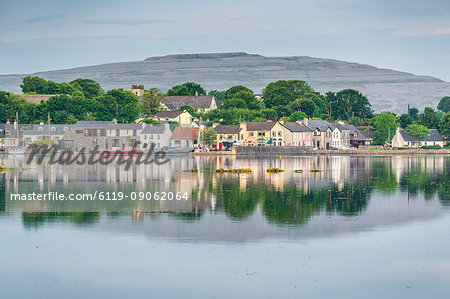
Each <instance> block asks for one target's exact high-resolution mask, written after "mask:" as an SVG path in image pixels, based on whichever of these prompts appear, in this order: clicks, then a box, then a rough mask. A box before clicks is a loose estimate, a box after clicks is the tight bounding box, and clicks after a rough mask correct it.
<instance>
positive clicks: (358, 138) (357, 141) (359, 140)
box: [345, 125, 371, 148]
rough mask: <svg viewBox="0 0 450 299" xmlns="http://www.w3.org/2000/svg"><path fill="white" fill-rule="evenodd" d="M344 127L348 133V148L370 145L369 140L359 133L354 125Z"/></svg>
mask: <svg viewBox="0 0 450 299" xmlns="http://www.w3.org/2000/svg"><path fill="white" fill-rule="evenodd" d="M345 127H346V128H348V129H349V131H350V132H349V134H350V146H352V147H356V148H358V147H359V146H361V145H370V144H371V140H370V139H369V138H367V137H366V136H365V135H364V134H363V133H362V132H361V131H359V130H358V129H357V128H356V127H355V126H354V125H345Z"/></svg>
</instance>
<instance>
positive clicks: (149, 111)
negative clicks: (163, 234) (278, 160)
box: [0, 77, 450, 152]
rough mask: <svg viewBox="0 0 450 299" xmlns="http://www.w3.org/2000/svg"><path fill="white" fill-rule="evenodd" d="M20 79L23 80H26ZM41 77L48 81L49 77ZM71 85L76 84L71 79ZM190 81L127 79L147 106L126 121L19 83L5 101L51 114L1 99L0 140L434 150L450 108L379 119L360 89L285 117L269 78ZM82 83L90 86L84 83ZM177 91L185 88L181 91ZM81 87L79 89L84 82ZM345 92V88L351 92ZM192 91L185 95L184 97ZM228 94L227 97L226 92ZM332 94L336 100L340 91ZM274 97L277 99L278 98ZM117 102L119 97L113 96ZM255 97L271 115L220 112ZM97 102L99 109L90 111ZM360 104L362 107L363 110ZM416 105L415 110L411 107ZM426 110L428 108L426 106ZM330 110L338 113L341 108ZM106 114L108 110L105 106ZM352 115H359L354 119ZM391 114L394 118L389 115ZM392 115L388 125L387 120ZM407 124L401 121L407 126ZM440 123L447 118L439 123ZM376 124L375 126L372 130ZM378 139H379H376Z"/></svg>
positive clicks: (308, 103) (298, 105)
mask: <svg viewBox="0 0 450 299" xmlns="http://www.w3.org/2000/svg"><path fill="white" fill-rule="evenodd" d="M34 78H37V77H34ZM25 79H26V78H25ZM25 79H24V85H26V83H27V82H26V80H25ZM32 79H33V78H32ZM39 79H40V78H39ZM41 80H43V79H41ZM78 80H81V79H78ZM44 81H45V80H44ZM91 81H92V80H91ZM46 82H47V83H48V84H49V83H50V82H51V81H46ZM94 82H95V81H94ZM278 82H291V84H292V82H303V81H278ZM278 82H275V83H278ZM52 83H53V82H52ZM71 83H72V82H71ZM54 84H56V83H54ZM63 84H64V83H63ZM66 84H67V83H66ZM189 84H191V86H189ZM192 84H193V85H192ZM271 84H272V83H271ZM295 84H297V83H295ZM302 84H304V85H303V86H302V88H304V87H305V86H307V85H306V84H305V83H304V82H303V83H302ZM35 85H36V84H35ZM73 85H74V86H75V84H73ZM192 86H194V87H196V86H200V85H198V84H194V83H186V84H184V85H180V86H175V87H174V88H173V90H175V91H173V90H172V92H171V91H170V90H169V92H167V93H166V94H163V93H162V92H160V91H159V90H156V89H150V90H149V91H146V90H144V86H143V85H132V88H131V92H130V91H123V90H121V89H120V90H119V91H121V92H122V93H126V95H127V96H133V97H135V98H137V99H139V100H138V101H139V103H140V105H143V106H144V108H140V109H139V113H136V115H135V117H131V119H130V118H127V119H125V118H124V117H123V114H122V117H120V116H121V111H123V110H126V108H127V107H119V104H116V106H115V107H113V108H112V109H111V110H112V111H113V112H112V113H110V114H109V117H110V118H111V117H114V118H112V119H109V120H105V119H104V118H103V119H102V117H101V116H100V115H101V114H99V113H97V114H94V116H93V114H92V113H90V112H87V113H86V114H85V117H84V119H82V118H81V117H79V118H78V119H76V118H74V117H72V116H73V115H72V114H70V115H69V116H67V111H63V110H54V111H50V107H51V106H54V105H55V104H54V103H53V102H55V101H56V103H57V104H60V106H59V107H61V106H62V107H65V106H67V105H69V104H67V105H66V104H65V103H63V102H62V101H68V102H70V105H71V106H72V108H71V109H74V108H73V106H75V104H74V103H73V101H74V98H75V97H77V93H76V91H69V92H65V93H66V94H63V95H57V94H54V93H49V94H42V92H41V93H39V92H37V91H38V90H37V88H35V89H31V92H29V91H30V90H26V89H24V87H23V86H22V89H23V90H24V91H27V93H25V94H23V95H19V96H15V95H12V94H10V93H6V92H2V93H3V97H4V98H5V97H7V96H9V97H10V98H9V100H10V101H12V99H13V97H14V99H15V100H17V101H21V103H23V104H24V105H35V106H31V107H32V108H33V109H36V110H37V109H38V108H36V107H40V106H42V105H47V106H46V107H47V111H48V113H47V115H46V114H45V111H44V113H42V115H44V116H41V118H40V122H39V123H36V119H34V120H33V122H34V123H31V124H26V123H24V122H23V121H26V120H27V119H25V120H23V119H24V117H23V116H22V117H20V115H23V114H24V113H25V114H26V113H30V112H29V110H28V111H27V110H24V109H25V108H22V111H21V110H20V108H16V111H11V109H10V108H8V107H7V101H6V100H3V99H2V102H3V105H4V106H5V107H6V108H5V109H9V111H7V112H9V113H10V115H9V117H8V116H7V117H5V119H4V120H6V121H5V122H4V123H3V124H1V125H0V145H1V148H2V150H3V151H4V152H14V151H17V152H19V151H20V150H21V149H26V148H28V147H29V145H31V144H49V143H50V144H52V145H57V147H58V148H59V149H62V150H71V151H80V150H81V149H83V148H84V149H85V150H87V151H92V150H93V149H94V148H96V147H97V148H98V150H99V151H130V150H139V151H144V152H145V151H148V150H149V149H150V148H152V147H154V148H155V149H156V150H165V151H168V152H192V151H197V152H210V151H220V152H225V151H232V150H233V148H237V147H290V148H302V149H306V150H310V151H313V150H330V151H332V150H348V151H351V150H357V149H364V148H365V149H370V148H373V147H374V146H375V144H379V146H380V147H381V148H385V147H390V148H398V149H403V148H418V147H421V148H425V149H426V148H430V149H438V148H444V147H446V146H447V144H446V141H448V138H446V137H448V136H447V134H448V127H447V126H448V120H449V119H450V118H449V113H448V111H445V112H447V113H446V114H445V113H443V112H442V111H440V110H436V112H435V113H436V114H438V112H439V113H441V114H444V115H440V117H439V118H438V119H437V120H434V119H432V120H430V121H434V124H433V126H429V127H432V128H429V129H428V128H427V127H426V126H424V125H423V123H424V121H428V119H427V117H429V116H427V115H424V113H428V112H429V111H428V112H427V111H424V113H422V114H420V115H419V114H418V109H415V108H412V109H410V108H409V107H408V114H405V115H406V116H404V115H402V116H401V117H397V116H396V115H395V114H393V113H381V114H378V115H381V116H383V117H384V119H383V118H381V117H380V119H379V120H377V119H376V118H377V116H373V112H372V111H371V107H370V103H369V102H368V101H367V99H366V98H365V97H364V96H362V95H361V94H360V93H358V94H357V96H359V97H360V98H361V97H362V102H363V103H354V104H351V105H354V107H356V106H357V105H359V106H361V107H360V108H359V109H360V110H359V111H358V110H356V109H353V111H351V110H349V111H346V107H339V106H336V105H337V104H336V103H334V102H333V99H332V100H330V99H327V98H325V97H324V96H322V95H319V94H318V93H314V92H313V91H311V94H306V95H304V96H303V99H301V100H300V101H299V100H294V101H292V102H289V101H288V102H286V103H285V104H286V105H287V106H288V107H289V108H290V109H291V112H292V113H291V114H290V115H289V116H282V117H279V116H280V112H279V111H281V110H282V109H281V108H282V107H279V106H283V105H285V104H282V105H279V106H276V105H272V106H270V105H269V104H270V100H272V101H276V100H277V99H276V96H274V95H269V94H268V89H269V88H270V84H269V86H268V87H267V88H266V89H265V90H264V91H263V92H265V93H266V94H263V95H254V94H253V92H251V93H250V92H248V89H247V88H245V87H243V86H236V87H233V88H235V90H234V91H233V90H232V89H233V88H230V89H229V90H227V91H225V92H218V91H216V92H215V93H214V92H212V93H210V94H208V95H206V92H203V89H201V87H200V89H198V88H197V90H196V89H195V88H194V89H193V90H194V91H195V93H194V91H189V90H188V89H189V88H190V87H192ZM177 88H178V92H177ZM85 89H87V88H86V87H85ZM180 89H182V90H183V91H181V92H180V91H179V90H180ZM285 89H286V88H285ZM80 90H82V91H83V87H81V88H80ZM311 90H312V89H311ZM199 91H200V93H201V94H200V95H199ZM233 92H234V94H233ZM278 92H280V88H278ZM343 92H348V90H347V91H343ZM355 92H357V91H355ZM5 93H6V95H5ZM108 93H109V92H108ZM189 93H190V95H186V94H189ZM275 93H276V90H275ZM171 94H172V95H171ZM173 94H175V95H173ZM179 94H181V95H179ZM230 94H232V95H231V96H230ZM288 95H289V93H288ZM333 96H334V98H338V96H339V93H337V94H334V95H333ZM341 96H342V99H336V102H337V103H338V104H339V105H341V106H342V105H345V103H346V101H347V102H348V101H349V100H352V99H353V98H355V95H354V94H351V95H350V96H349V99H346V98H345V94H344V95H341ZM87 97H88V96H87V94H86V93H85V97H83V98H82V99H81V101H85V102H84V103H83V105H86V103H87V102H86V100H85V99H86V98H87ZM216 97H217V98H216ZM319 97H320V98H321V99H322V100H323V102H325V103H328V104H325V105H324V104H323V103H321V102H320V101H319V100H318V99H320V98H319ZM326 97H331V95H329V94H327V96H326ZM218 98H220V99H218ZM443 100H444V99H443ZM52 101H53V102H52ZM98 101H100V100H98ZM102 101H103V100H102ZM243 101H246V103H242V102H243ZM278 101H280V100H279V99H278ZM281 101H282V100H281ZM338 101H341V102H338ZM105 102H106V100H105ZM118 102H119V100H117V103H118ZM263 102H264V103H263ZM364 102H365V103H364ZM441 102H442V101H441ZM448 102H449V101H448V100H447V104H446V105H447V107H446V108H445V109H448V104H449V103H448ZM5 103H6V104H5ZM89 103H90V102H89ZM260 103H263V104H262V107H263V109H259V110H258V111H259V112H261V111H262V114H260V115H264V113H266V114H269V116H268V117H267V118H263V117H255V118H254V119H252V120H251V121H246V118H248V117H247V116H244V117H243V116H241V115H240V116H239V119H238V120H236V119H235V121H234V123H233V122H232V121H229V120H228V121H227V119H224V115H225V116H226V113H223V114H220V113H217V111H221V110H220V109H225V108H223V107H224V106H227V105H228V106H229V107H228V110H229V111H237V112H239V110H236V107H242V106H244V104H246V105H247V106H246V109H247V110H249V111H251V107H250V106H251V105H254V106H258V105H260ZM444 104H445V103H444ZM364 105H365V106H366V107H364ZM105 106H106V104H105ZM221 107H222V108H221ZM267 107H271V108H270V109H269V108H267ZM333 107H338V108H339V109H337V108H335V110H340V111H341V112H340V113H341V114H340V116H341V115H343V114H344V113H347V117H338V116H335V117H333V112H332V109H333ZM102 108H103V107H100V108H99V107H97V108H94V110H91V111H96V110H95V109H102ZM438 108H439V107H438ZM55 109H62V108H58V105H56V108H55ZM64 109H66V108H64ZM232 109H235V110H232ZM277 109H278V110H277ZM364 109H366V111H363V110H364ZM414 109H415V110H417V111H413V110H414ZM427 109H428V108H425V110H427ZM429 109H431V108H429ZM114 110H115V112H114ZM119 110H120V111H119ZM270 110H273V115H270V114H271V113H272V112H271V111H270ZM431 110H433V109H431ZM59 111H63V112H64V113H66V117H65V119H64V117H62V118H61V117H60V116H59V114H58V112H59ZM283 111H284V110H283ZM342 111H343V112H342ZM0 112H1V111H0ZM11 112H13V113H11ZM68 112H71V111H68ZM433 112H434V110H433ZM72 113H73V112H72ZM114 113H115V114H114ZM283 113H284V112H283ZM334 113H338V111H335V112H334ZM349 113H351V116H349ZM11 114H12V115H11ZM104 114H107V112H105V113H104ZM355 114H358V116H359V119H358V117H357V116H355ZM365 114H366V115H367V116H368V117H369V114H370V116H371V117H372V120H371V121H365V120H364V115H365ZM383 114H385V115H383ZM414 114H416V115H414ZM283 115H284V114H283ZM45 116H47V119H45ZM95 116H97V117H95ZM99 116H100V117H99ZM392 116H395V118H393V120H392ZM116 117H117V118H116ZM232 117H236V116H235V115H234V116H232ZM21 118H22V121H21ZM57 118H58V119H57ZM230 118H231V117H230ZM402 118H403V119H402ZM414 118H415V119H414ZM431 118H433V116H431ZM436 118H437V117H436ZM61 119H62V120H61ZM341 119H342V120H341ZM439 119H440V121H439ZM392 121H393V123H390V122H392ZM445 121H446V122H447V123H445ZM61 122H63V123H61ZM405 122H406V124H404V123H405ZM442 123H444V126H443V125H442ZM402 127H403V128H402ZM439 129H442V130H439ZM378 130H379V132H378V133H377V131H378ZM439 131H441V132H439ZM383 134H384V140H383V137H380V136H383ZM377 138H378V139H377ZM380 139H381V141H382V142H380ZM49 140H50V142H49ZM152 144H153V145H152Z"/></svg>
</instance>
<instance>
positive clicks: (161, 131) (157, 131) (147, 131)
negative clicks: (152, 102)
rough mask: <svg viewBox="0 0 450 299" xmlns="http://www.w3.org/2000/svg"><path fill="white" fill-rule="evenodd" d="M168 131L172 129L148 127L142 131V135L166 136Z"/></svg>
mask: <svg viewBox="0 0 450 299" xmlns="http://www.w3.org/2000/svg"><path fill="white" fill-rule="evenodd" d="M166 130H169V131H170V129H169V128H168V127H166V126H150V125H146V126H145V127H144V129H142V131H141V134H164V132H166Z"/></svg>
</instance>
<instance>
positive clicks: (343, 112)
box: [327, 89, 373, 120]
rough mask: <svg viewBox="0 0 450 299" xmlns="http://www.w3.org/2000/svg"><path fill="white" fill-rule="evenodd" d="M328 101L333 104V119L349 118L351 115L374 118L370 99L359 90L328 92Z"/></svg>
mask: <svg viewBox="0 0 450 299" xmlns="http://www.w3.org/2000/svg"><path fill="white" fill-rule="evenodd" d="M327 102H328V104H329V105H330V106H331V117H332V118H333V119H340V120H348V119H349V118H350V117H355V116H356V117H359V118H372V117H373V110H372V105H371V104H370V102H369V100H368V99H367V98H366V97H365V96H364V95H362V94H361V93H360V92H359V91H357V90H354V89H344V90H342V91H339V92H337V93H333V92H328V93H327Z"/></svg>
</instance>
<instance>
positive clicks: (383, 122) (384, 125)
mask: <svg viewBox="0 0 450 299" xmlns="http://www.w3.org/2000/svg"><path fill="white" fill-rule="evenodd" d="M374 127H375V130H376V133H375V136H374V144H385V143H386V142H391V140H392V138H393V137H394V134H395V131H396V130H397V128H398V127H399V124H398V122H397V116H396V115H395V114H393V113H390V112H383V113H380V114H378V115H376V116H375V119H374Z"/></svg>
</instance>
